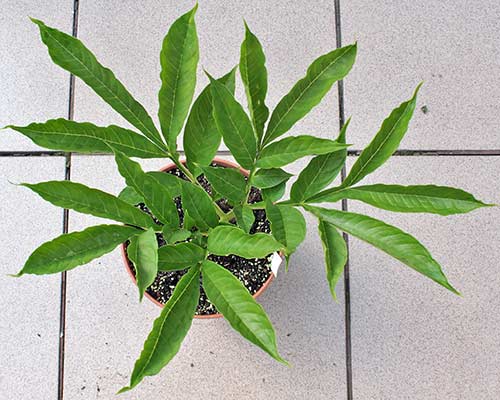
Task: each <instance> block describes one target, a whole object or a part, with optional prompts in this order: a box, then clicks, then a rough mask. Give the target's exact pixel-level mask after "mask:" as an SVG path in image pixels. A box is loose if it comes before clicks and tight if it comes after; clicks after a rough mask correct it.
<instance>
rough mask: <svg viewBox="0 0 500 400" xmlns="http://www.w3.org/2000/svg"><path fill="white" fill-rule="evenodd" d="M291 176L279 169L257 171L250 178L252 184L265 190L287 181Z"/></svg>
mask: <svg viewBox="0 0 500 400" xmlns="http://www.w3.org/2000/svg"><path fill="white" fill-rule="evenodd" d="M292 176H293V175H292V174H289V173H288V172H286V171H285V170H283V169H281V168H270V169H259V170H257V172H256V173H255V174H254V176H253V177H252V184H254V185H255V186H257V187H258V188H260V189H267V188H271V187H274V186H276V185H279V184H280V183H283V182H286V181H288V179H290V178H291V177H292Z"/></svg>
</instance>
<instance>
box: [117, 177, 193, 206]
mask: <svg viewBox="0 0 500 400" xmlns="http://www.w3.org/2000/svg"><path fill="white" fill-rule="evenodd" d="M146 174H148V175H150V176H152V177H153V178H155V179H156V180H157V181H158V182H159V183H160V184H161V185H163V186H165V188H166V189H167V190H168V191H169V192H170V195H171V196H172V197H173V198H175V197H178V196H180V195H181V193H182V185H186V184H189V182H188V181H185V180H184V179H181V178H179V177H178V176H176V175H174V174H169V173H168V172H163V171H150V172H146ZM118 197H119V198H120V199H122V200H123V201H126V202H127V203H129V204H132V205H136V204H139V203H144V199H143V198H142V196H140V195H139V194H138V193H137V192H136V191H135V189H134V188H132V187H130V186H127V187H125V189H123V190H122V191H121V192H120V194H119V195H118Z"/></svg>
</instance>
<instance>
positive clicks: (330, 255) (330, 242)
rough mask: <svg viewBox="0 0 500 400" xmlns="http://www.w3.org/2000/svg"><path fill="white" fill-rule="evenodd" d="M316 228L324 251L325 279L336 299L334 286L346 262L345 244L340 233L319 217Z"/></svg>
mask: <svg viewBox="0 0 500 400" xmlns="http://www.w3.org/2000/svg"><path fill="white" fill-rule="evenodd" d="M318 229H319V236H320V237H321V242H322V243H323V250H324V252H325V266H326V279H327V281H328V285H329V286H330V292H331V294H332V297H333V299H334V300H335V301H336V300H337V294H336V293H335V286H337V282H338V280H339V278H340V276H341V275H342V272H343V271H344V267H345V265H346V263H347V246H346V243H345V240H344V238H343V237H342V235H341V234H340V233H339V232H338V231H337V229H335V227H334V226H333V225H332V224H329V223H328V222H325V221H323V220H322V219H320V220H319V225H318Z"/></svg>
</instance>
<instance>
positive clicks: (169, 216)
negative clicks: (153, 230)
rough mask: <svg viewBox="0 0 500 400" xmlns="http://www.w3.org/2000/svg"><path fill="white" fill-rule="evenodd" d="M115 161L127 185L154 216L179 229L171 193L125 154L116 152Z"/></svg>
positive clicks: (177, 216)
mask: <svg viewBox="0 0 500 400" xmlns="http://www.w3.org/2000/svg"><path fill="white" fill-rule="evenodd" d="M115 160H116V164H117V166H118V170H119V171H120V174H121V176H123V177H124V178H125V182H127V185H128V186H131V187H133V188H134V189H135V191H136V192H137V193H138V194H139V195H140V196H141V197H142V198H143V199H144V202H145V203H146V205H147V206H148V208H149V209H150V210H151V212H152V213H153V215H154V216H155V217H156V218H158V219H159V220H160V221H161V222H162V223H164V224H165V225H168V226H171V227H173V228H177V227H179V214H178V213H177V207H176V205H175V203H174V201H173V196H172V194H171V193H170V191H169V190H167V188H166V187H165V186H164V185H162V184H161V183H160V182H159V181H158V180H156V179H155V178H154V177H153V176H151V175H149V174H146V173H145V172H144V171H143V170H142V168H141V166H140V165H139V164H138V163H136V162H135V161H132V160H131V159H130V158H128V157H127V156H126V155H124V154H123V153H120V152H119V151H115Z"/></svg>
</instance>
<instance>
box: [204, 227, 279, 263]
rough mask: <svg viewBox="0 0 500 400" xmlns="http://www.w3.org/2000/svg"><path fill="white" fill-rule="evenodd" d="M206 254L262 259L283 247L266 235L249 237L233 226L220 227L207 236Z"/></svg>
mask: <svg viewBox="0 0 500 400" xmlns="http://www.w3.org/2000/svg"><path fill="white" fill-rule="evenodd" d="M207 247H208V252H209V253H211V254H215V255H218V256H228V255H230V254H235V255H237V256H240V257H243V258H263V257H266V256H268V255H269V254H271V253H272V252H274V251H277V250H280V249H281V248H282V247H283V245H282V244H281V243H279V242H278V241H277V240H276V239H274V238H273V237H272V236H271V235H268V234H266V233H255V234H253V235H250V234H248V233H245V232H243V231H242V230H241V229H239V228H237V227H235V226H228V225H220V226H218V227H217V228H215V229H213V230H212V231H211V232H210V234H209V235H208V245H207Z"/></svg>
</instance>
